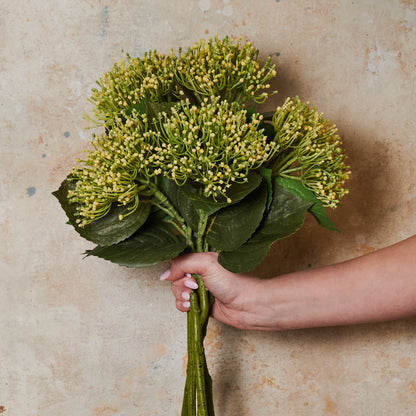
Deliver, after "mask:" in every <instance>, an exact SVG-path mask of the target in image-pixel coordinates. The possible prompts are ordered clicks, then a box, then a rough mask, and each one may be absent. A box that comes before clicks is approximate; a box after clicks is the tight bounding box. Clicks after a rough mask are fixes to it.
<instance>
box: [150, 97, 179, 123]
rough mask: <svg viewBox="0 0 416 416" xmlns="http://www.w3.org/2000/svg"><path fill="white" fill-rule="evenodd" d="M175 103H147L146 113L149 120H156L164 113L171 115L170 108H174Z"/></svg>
mask: <svg viewBox="0 0 416 416" xmlns="http://www.w3.org/2000/svg"><path fill="white" fill-rule="evenodd" d="M176 104H177V102H175V101H171V102H162V103H152V102H150V101H147V113H148V114H149V117H150V119H152V118H156V119H157V118H158V117H159V114H160V113H163V112H164V113H166V114H167V115H168V116H170V115H171V114H172V107H173V106H175V105H176Z"/></svg>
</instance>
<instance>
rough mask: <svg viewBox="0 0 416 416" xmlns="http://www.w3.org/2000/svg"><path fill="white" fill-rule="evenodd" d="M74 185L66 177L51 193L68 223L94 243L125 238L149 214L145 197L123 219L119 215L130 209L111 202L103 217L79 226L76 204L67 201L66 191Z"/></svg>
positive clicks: (102, 243) (118, 240)
mask: <svg viewBox="0 0 416 416" xmlns="http://www.w3.org/2000/svg"><path fill="white" fill-rule="evenodd" d="M75 185H76V183H75V181H74V180H71V178H70V177H68V178H66V179H65V180H64V181H63V182H62V183H61V186H60V187H59V189H58V190H57V191H55V192H53V193H52V195H54V196H55V197H56V198H57V199H58V201H59V202H60V204H61V206H62V208H63V209H64V211H65V213H66V215H67V217H68V219H69V223H70V224H71V225H72V226H73V227H74V228H75V230H76V231H77V232H78V233H79V234H80V235H81V236H82V237H84V238H85V239H87V240H89V241H92V242H93V243H95V244H100V245H102V246H108V245H110V244H116V243H118V242H120V241H123V240H125V239H126V238H128V237H130V236H131V235H132V234H133V233H134V232H135V231H136V230H138V229H139V228H140V227H141V226H142V225H143V224H144V223H145V221H146V219H147V217H148V216H149V213H150V201H149V199H147V198H142V200H141V201H142V202H141V203H140V204H139V207H138V208H137V209H136V211H134V212H133V213H131V214H129V215H128V216H126V217H125V218H124V219H123V220H119V215H126V214H128V213H129V212H130V211H128V209H127V207H125V206H118V205H117V204H113V206H112V207H111V209H110V212H109V213H108V214H107V215H106V216H105V217H103V218H100V219H98V220H96V221H93V222H92V223H90V224H87V225H86V226H84V227H79V226H78V225H77V223H76V219H77V217H76V213H77V204H74V203H69V201H68V191H69V190H74V189H75Z"/></svg>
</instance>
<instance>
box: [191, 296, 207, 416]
mask: <svg viewBox="0 0 416 416" xmlns="http://www.w3.org/2000/svg"><path fill="white" fill-rule="evenodd" d="M190 302H191V309H190V312H189V313H190V315H191V325H192V345H191V347H192V352H193V353H194V354H195V355H194V358H195V365H194V370H195V373H196V396H197V401H198V403H197V404H198V416H208V407H207V400H206V394H205V374H204V373H205V371H204V370H205V366H204V358H205V354H204V346H203V340H202V332H201V321H200V308H199V304H198V294H197V293H196V292H192V293H191V299H190Z"/></svg>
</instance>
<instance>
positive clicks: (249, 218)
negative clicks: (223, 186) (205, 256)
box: [206, 181, 267, 251]
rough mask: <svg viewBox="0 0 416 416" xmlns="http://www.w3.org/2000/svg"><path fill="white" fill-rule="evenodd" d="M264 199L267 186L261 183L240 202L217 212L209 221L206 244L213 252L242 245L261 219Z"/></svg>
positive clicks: (264, 205) (264, 203) (264, 204)
mask: <svg viewBox="0 0 416 416" xmlns="http://www.w3.org/2000/svg"><path fill="white" fill-rule="evenodd" d="M266 199H267V186H266V184H265V182H264V181H263V182H262V184H261V185H260V186H259V187H257V188H256V189H255V190H254V191H253V192H251V193H250V194H249V195H248V196H246V197H245V198H244V199H243V200H242V201H240V202H238V203H237V204H234V205H231V206H229V207H225V208H223V209H222V210H220V211H218V212H217V213H216V214H214V217H213V218H212V219H210V220H209V221H211V222H209V229H208V232H207V235H206V241H207V243H208V244H209V245H210V246H212V247H213V248H214V250H215V251H219V250H226V251H230V250H234V249H236V248H238V247H239V246H241V245H242V244H244V243H245V242H246V241H247V240H248V239H249V238H250V237H251V235H252V234H253V233H254V231H255V230H256V228H257V227H258V226H259V224H260V222H261V220H262V218H263V213H264V210H265V207H266Z"/></svg>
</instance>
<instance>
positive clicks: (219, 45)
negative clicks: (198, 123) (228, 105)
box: [176, 36, 276, 103]
mask: <svg viewBox="0 0 416 416" xmlns="http://www.w3.org/2000/svg"><path fill="white" fill-rule="evenodd" d="M270 60H271V59H270V57H269V58H268V59H267V61H266V63H265V65H264V66H263V67H261V66H260V64H259V61H258V50H256V49H255V48H254V47H253V45H252V44H251V43H250V42H247V43H245V44H244V45H241V38H239V39H238V41H237V42H235V41H234V40H233V39H231V38H229V37H228V36H227V37H226V38H225V39H223V40H220V39H218V37H217V36H215V38H210V39H209V40H207V41H206V40H204V39H201V40H200V41H199V42H197V43H195V44H194V45H193V46H191V47H190V48H188V50H187V51H186V52H185V53H184V54H182V51H180V56H179V59H178V62H177V69H176V79H177V80H178V83H179V84H180V85H181V86H184V87H185V88H187V89H188V90H191V91H192V92H194V94H195V95H196V96H197V98H199V100H200V101H202V99H203V98H204V97H210V96H220V97H221V98H223V99H226V100H228V101H229V102H234V101H236V102H239V103H243V102H244V101H247V100H250V99H251V100H253V101H255V102H257V103H262V102H264V101H265V100H266V99H267V97H268V96H269V94H268V93H267V92H265V91H264V90H266V89H268V88H270V85H269V84H267V82H268V81H269V80H270V79H271V78H272V77H274V76H275V75H276V70H275V66H274V65H270Z"/></svg>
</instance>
